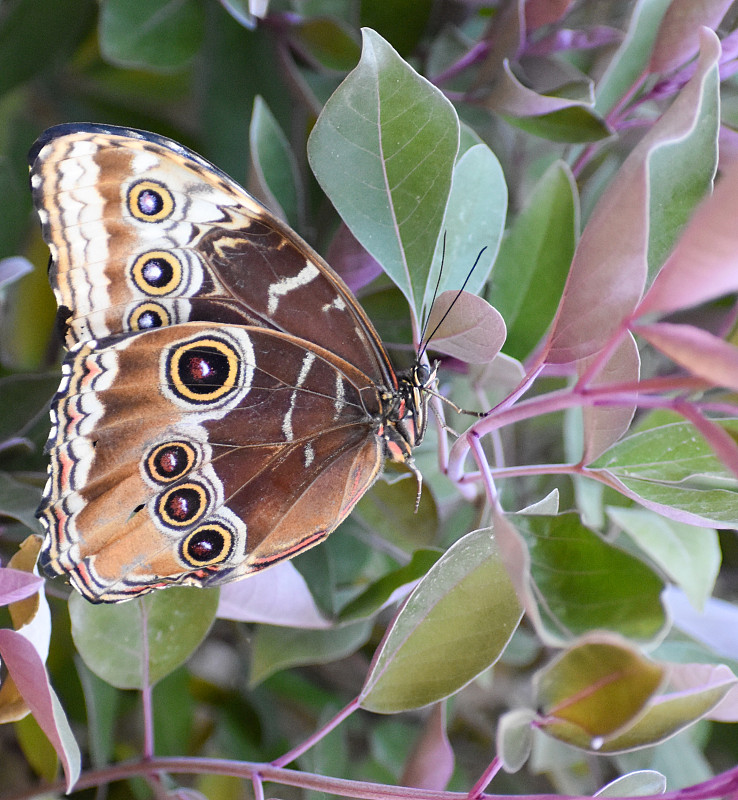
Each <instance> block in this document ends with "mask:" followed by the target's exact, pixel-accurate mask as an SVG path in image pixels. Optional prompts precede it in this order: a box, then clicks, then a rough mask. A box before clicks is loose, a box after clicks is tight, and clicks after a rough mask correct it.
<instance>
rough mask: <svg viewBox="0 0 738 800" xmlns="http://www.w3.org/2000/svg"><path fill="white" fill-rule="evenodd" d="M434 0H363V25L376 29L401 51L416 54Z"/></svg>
mask: <svg viewBox="0 0 738 800" xmlns="http://www.w3.org/2000/svg"><path fill="white" fill-rule="evenodd" d="M432 10H433V2H432V0H392V2H391V3H388V2H387V0H363V2H362V3H361V25H362V26H365V27H367V28H373V29H374V30H375V31H377V32H378V33H379V34H380V35H381V36H382V37H384V38H385V39H387V41H389V42H392V44H393V46H394V47H396V48H397V49H398V50H399V51H400V52H401V53H412V52H413V51H414V50H415V49H416V48H417V46H418V44H419V42H420V39H421V37H422V36H423V34H424V33H425V31H426V26H427V25H428V21H429V17H430V15H431V12H432Z"/></svg>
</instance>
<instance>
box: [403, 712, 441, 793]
mask: <svg viewBox="0 0 738 800" xmlns="http://www.w3.org/2000/svg"><path fill="white" fill-rule="evenodd" d="M453 771H454V751H453V750H452V749H451V744H450V743H449V741H448V736H447V735H446V704H445V703H444V702H441V703H436V705H434V706H433V710H432V711H431V714H430V716H429V717H428V719H427V720H426V723H425V726H424V728H423V732H422V734H421V735H420V738H419V739H418V741H417V742H416V743H415V747H414V748H413V751H412V753H411V754H410V757H409V758H408V760H407V763H406V764H405V769H404V770H403V773H402V778H401V779H400V785H401V786H413V787H414V788H416V789H428V790H429V791H437V792H442V791H443V790H444V789H445V788H446V786H447V784H448V782H449V781H450V780H451V775H452V774H453Z"/></svg>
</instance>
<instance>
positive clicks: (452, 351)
mask: <svg viewBox="0 0 738 800" xmlns="http://www.w3.org/2000/svg"><path fill="white" fill-rule="evenodd" d="M452 304H453V308H452V309H451V311H450V312H449V314H448V316H447V317H446V318H445V319H443V317H444V315H445V314H446V312H448V311H449V309H450V308H451V306H452ZM441 319H443V322H442V323H441ZM439 323H441V325H440V327H439V328H438V330H436V326H437V325H438V324H439ZM427 330H428V331H429V335H432V337H433V338H432V342H431V345H432V347H433V349H434V350H440V351H441V352H442V353H446V354H447V355H449V356H454V357H455V358H458V359H461V360H462V361H466V362H467V363H470V364H484V363H486V362H488V361H492V359H493V358H494V357H495V356H496V355H497V354H498V353H499V352H500V348H501V347H502V345H503V343H504V341H505V335H506V330H505V322H504V320H503V319H502V316H501V315H500V313H499V312H498V311H497V309H495V308H493V307H492V306H491V305H490V304H489V303H488V302H487V301H486V300H484V299H483V298H481V297H477V296H476V295H474V294H469V292H462V293H461V294H459V293H458V292H441V294H439V295H438V297H437V298H436V302H435V303H434V304H433V308H432V310H431V313H430V317H429V318H428V328H427Z"/></svg>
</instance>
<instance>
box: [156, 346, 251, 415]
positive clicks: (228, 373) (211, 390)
mask: <svg viewBox="0 0 738 800" xmlns="http://www.w3.org/2000/svg"><path fill="white" fill-rule="evenodd" d="M239 363H240V362H239V357H238V352H237V351H236V350H235V349H234V348H233V346H232V345H231V344H230V343H228V342H226V341H224V340H222V339H217V338H215V337H212V336H207V337H206V336H203V338H202V339H196V340H194V341H190V342H187V343H186V344H182V345H179V346H178V347H174V348H172V350H171V351H170V352H169V355H168V358H167V364H166V370H167V377H168V381H169V384H170V388H171V389H172V391H173V392H174V393H175V394H176V395H177V396H179V397H180V398H182V399H183V400H187V401H189V402H192V403H212V402H213V401H215V400H219V399H220V398H222V397H223V396H224V395H226V394H228V392H230V391H232V390H233V389H234V387H236V386H237V385H238V384H239V372H240V369H239Z"/></svg>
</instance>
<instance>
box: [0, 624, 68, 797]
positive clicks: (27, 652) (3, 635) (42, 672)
mask: <svg viewBox="0 0 738 800" xmlns="http://www.w3.org/2000/svg"><path fill="white" fill-rule="evenodd" d="M0 656H2V659H3V662H4V664H5V666H6V667H7V669H8V673H9V675H10V676H11V677H12V678H13V680H14V682H15V685H16V686H17V687H18V690H19V691H20V693H21V695H22V697H23V699H24V700H25V702H26V703H27V705H28V707H29V708H30V709H31V713H32V714H33V716H34V718H35V720H36V722H38V724H39V726H40V727H41V730H42V731H43V732H44V733H45V734H46V736H47V738H48V739H49V741H50V742H51V744H52V745H53V746H54V749H55V750H56V752H57V755H58V756H59V760H60V761H61V763H62V766H63V767H64V775H65V776H66V779H67V791H68V792H69V791H71V789H72V787H73V786H74V784H75V783H76V781H77V778H78V777H79V773H80V763H81V762H80V752H79V747H78V746H77V742H76V741H75V740H74V736H73V734H72V729H71V728H70V727H69V722H68V721H67V718H66V716H65V714H64V711H63V709H62V707H61V704H60V703H59V700H58V698H57V696H56V693H55V692H54V690H53V689H52V688H51V684H50V683H49V676H48V674H47V672H46V668H45V666H44V662H43V661H42V660H41V657H40V656H39V654H38V653H37V652H36V648H35V647H34V646H33V645H32V644H31V642H29V641H28V639H26V637H25V636H23V634H22V633H18V632H17V631H11V630H9V629H7V628H5V629H2V630H0Z"/></svg>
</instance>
